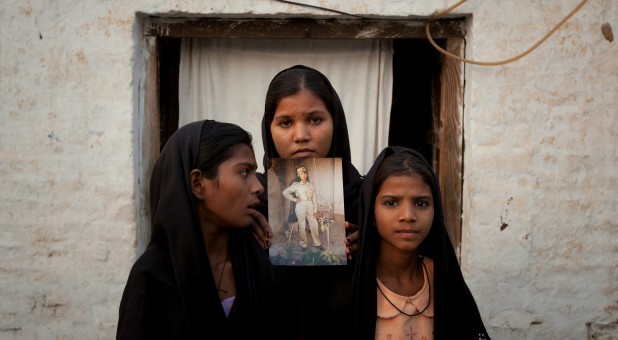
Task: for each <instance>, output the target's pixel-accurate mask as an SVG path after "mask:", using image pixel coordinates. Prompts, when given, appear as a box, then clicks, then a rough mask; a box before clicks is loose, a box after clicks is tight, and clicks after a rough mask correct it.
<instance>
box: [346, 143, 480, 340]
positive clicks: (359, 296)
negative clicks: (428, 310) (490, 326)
mask: <svg viewBox="0 0 618 340" xmlns="http://www.w3.org/2000/svg"><path fill="white" fill-rule="evenodd" d="M401 152H407V153H410V154H412V155H414V156H416V157H417V158H419V159H420V160H421V161H422V163H423V164H424V165H425V166H426V167H427V169H428V171H429V172H430V173H431V174H432V177H433V183H432V184H431V185H430V186H431V191H432V195H433V202H434V204H433V206H434V219H433V224H432V226H431V230H430V231H429V234H428V235H427V238H426V239H425V240H424V241H423V243H422V244H421V246H420V253H421V255H424V256H427V257H429V258H431V259H433V263H434V286H435V287H434V288H433V289H432V290H433V295H434V297H435V301H434V315H435V319H434V336H435V339H436V340H440V339H489V336H488V335H487V332H486V331H485V327H484V325H483V321H482V320H481V316H480V313H479V311H478V308H477V306H476V302H475V301H474V298H473V296H472V294H471V293H470V290H469V289H468V286H467V285H466V283H465V282H464V278H463V275H462V273H461V269H460V267H459V262H458V261H457V257H456V256H455V251H454V249H453V246H452V244H451V242H450V239H449V237H448V235H447V232H446V228H445V225H444V217H443V211H442V200H441V198H440V186H439V184H438V178H437V176H436V174H435V172H434V171H433V169H432V168H431V165H430V164H429V163H428V162H427V161H426V160H425V159H424V158H423V156H422V155H421V154H420V153H418V152H416V151H414V150H412V149H408V148H404V147H397V146H391V147H387V148H385V149H384V150H383V151H382V152H381V153H380V155H378V157H377V159H376V160H375V162H374V164H373V166H372V167H371V169H370V170H369V172H368V173H367V176H366V177H365V180H364V183H363V187H362V190H361V207H360V214H361V219H362V223H361V224H362V226H363V227H362V228H361V229H360V240H359V246H360V249H359V251H358V259H357V261H356V264H355V267H354V275H353V279H352V286H351V289H349V287H348V289H349V292H350V293H351V295H350V296H348V298H349V300H348V301H347V303H348V307H349V308H350V309H349V310H348V311H347V312H346V313H348V314H349V315H348V316H349V317H351V318H352V320H351V321H350V323H348V325H349V326H350V328H351V329H353V330H354V331H355V332H357V334H356V336H358V339H374V336H375V324H376V315H377V301H376V289H377V288H376V260H377V256H378V251H379V242H380V235H379V234H378V232H377V228H376V227H375V224H374V223H373V222H374V221H375V216H374V204H375V196H376V194H377V192H374V190H379V188H374V180H375V175H376V172H377V170H378V168H379V167H380V164H382V161H383V160H384V159H385V158H386V157H388V156H389V155H392V154H394V153H401ZM356 336H354V337H351V338H355V339H357V337H356Z"/></svg>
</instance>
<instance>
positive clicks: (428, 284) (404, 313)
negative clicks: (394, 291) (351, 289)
mask: <svg viewBox="0 0 618 340" xmlns="http://www.w3.org/2000/svg"><path fill="white" fill-rule="evenodd" d="M421 264H422V265H423V270H424V271H425V274H426V275H427V286H429V300H428V301H427V306H425V308H423V310H422V311H419V312H418V313H414V314H408V313H406V312H404V311H402V310H401V309H399V308H397V306H395V304H394V303H392V302H391V300H389V299H388V297H387V296H386V294H384V292H383V291H382V289H381V288H380V285H377V286H378V290H379V291H380V293H382V296H384V298H385V299H386V301H388V303H390V304H391V306H393V307H395V309H396V310H398V311H399V313H401V314H403V315H407V316H416V315H419V314H421V313H422V312H424V311H425V310H427V308H428V307H429V304H430V303H431V280H429V273H428V272H427V268H426V267H425V261H423V262H421Z"/></svg>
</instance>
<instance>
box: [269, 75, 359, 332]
mask: <svg viewBox="0 0 618 340" xmlns="http://www.w3.org/2000/svg"><path fill="white" fill-rule="evenodd" d="M262 142H263V145H264V150H265V154H264V168H265V169H266V170H268V169H269V167H270V159H272V158H309V157H311V158H320V157H333V158H334V157H338V158H341V163H342V174H343V186H344V209H345V220H346V222H345V224H346V229H347V230H350V232H349V234H348V236H347V237H346V245H347V248H346V252H347V254H348V258H349V259H350V256H351V255H352V254H351V253H353V252H354V250H353V249H350V246H352V247H355V246H356V243H355V239H356V236H357V235H358V234H357V232H355V231H354V229H355V226H356V225H357V224H358V199H359V190H360V186H361V184H362V178H361V176H360V174H359V172H358V170H356V168H355V167H354V165H352V160H351V153H350V141H349V138H348V128H347V125H346V119H345V114H344V110H343V106H342V105H341V101H340V99H339V96H338V95H337V92H336V91H335V89H334V88H333V86H332V85H331V83H330V81H329V80H328V78H326V76H324V75H323V74H322V73H320V72H319V71H317V70H315V69H313V68H310V67H307V66H303V65H296V66H293V67H291V68H288V69H285V70H283V71H281V72H279V73H278V74H277V75H276V76H275V77H274V78H273V80H272V81H271V83H270V85H269V87H268V91H267V93H266V103H265V110H264V117H263V119H262ZM260 180H261V181H262V183H263V185H264V187H267V181H266V177H265V175H261V176H260ZM260 198H261V201H262V205H261V209H260V211H261V212H262V213H263V214H264V215H265V216H268V208H267V198H268V195H267V194H266V193H263V194H262V195H261V196H260ZM350 225H351V227H350ZM258 231H259V230H258ZM347 267H350V268H349V269H350V270H351V268H352V266H326V267H317V266H316V267H291V268H288V272H289V273H290V274H291V276H292V277H295V278H296V281H294V280H288V281H287V282H286V285H287V286H288V287H289V288H290V289H291V290H292V291H294V292H296V293H297V294H298V297H297V299H296V300H293V302H292V304H294V305H295V306H297V307H298V309H299V310H298V312H297V313H296V315H297V316H298V318H299V320H300V321H301V322H302V325H301V328H300V330H299V333H300V334H299V337H300V338H303V339H324V338H329V334H328V333H325V332H324V329H323V328H322V325H324V315H325V308H326V307H327V306H328V305H329V302H328V295H327V292H328V291H329V290H330V289H332V284H333V280H335V279H336V278H337V277H342V276H347V275H349V272H348V270H349V269H348V268H347Z"/></svg>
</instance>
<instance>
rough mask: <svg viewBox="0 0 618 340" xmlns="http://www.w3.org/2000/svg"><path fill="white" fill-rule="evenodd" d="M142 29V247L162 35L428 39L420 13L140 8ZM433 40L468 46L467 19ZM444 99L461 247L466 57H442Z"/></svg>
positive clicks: (447, 205)
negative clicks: (372, 16)
mask: <svg viewBox="0 0 618 340" xmlns="http://www.w3.org/2000/svg"><path fill="white" fill-rule="evenodd" d="M138 20H139V22H140V27H141V30H142V42H141V58H137V59H138V60H139V62H141V79H140V85H139V93H138V111H139V112H138V117H139V121H138V122H137V126H138V127H139V128H138V133H137V134H138V136H137V137H138V138H136V140H137V143H138V145H136V150H138V152H137V157H138V176H139V181H138V188H137V192H136V197H137V202H136V205H137V209H138V211H137V232H136V233H137V253H138V254H139V253H141V252H142V251H143V250H144V249H145V247H146V245H147V243H148V239H149V233H150V230H149V226H150V205H149V203H148V197H149V185H150V175H151V173H152V168H153V166H154V164H155V162H156V159H157V157H158V155H159V146H160V143H161V137H160V128H161V125H160V105H159V100H160V96H159V90H160V86H159V61H160V51H159V50H160V43H159V41H160V40H159V39H160V38H183V37H201V38H227V39H238V38H246V39H266V38H267V39H279V38H281V39H284V38H285V39H406V38H415V39H419V38H420V39H425V38H426V36H425V23H424V22H422V21H418V20H412V19H410V20H405V19H399V20H388V19H384V20H380V19H376V20H365V19H363V20H344V19H308V18H287V19H281V18H253V19H248V18H238V19H234V18H227V19H217V18H177V17H161V16H148V15H138ZM430 31H431V34H432V37H433V38H434V39H436V40H437V39H441V40H443V41H444V42H445V47H446V49H447V50H448V51H449V52H451V53H454V54H455V55H462V54H463V51H464V47H465V33H466V32H465V19H464V18H455V19H448V20H439V21H435V22H433V23H432V25H431V29H430ZM442 58H443V59H442V70H441V73H440V84H439V85H437V86H438V87H439V88H438V89H436V90H438V91H437V92H438V93H439V98H433V99H432V100H433V101H434V105H433V107H434V119H435V120H434V136H435V140H434V152H433V155H434V156H433V157H434V159H433V160H432V161H433V164H434V169H435V170H436V172H437V174H438V177H439V180H440V184H441V194H442V202H443V206H444V207H443V208H444V215H445V216H444V218H445V223H446V225H447V230H448V232H449V236H450V237H451V241H452V242H453V245H454V247H455V249H456V251H457V253H458V254H459V249H460V244H461V228H462V220H461V214H462V198H463V197H462V191H463V178H462V170H463V98H464V97H463V67H462V63H461V62H459V61H456V60H454V59H452V58H447V57H444V56H442Z"/></svg>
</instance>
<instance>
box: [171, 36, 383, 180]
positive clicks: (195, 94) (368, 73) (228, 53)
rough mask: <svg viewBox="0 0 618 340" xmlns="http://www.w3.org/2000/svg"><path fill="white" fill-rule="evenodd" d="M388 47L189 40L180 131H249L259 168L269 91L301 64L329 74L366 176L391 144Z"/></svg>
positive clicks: (355, 159) (183, 58)
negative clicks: (215, 126)
mask: <svg viewBox="0 0 618 340" xmlns="http://www.w3.org/2000/svg"><path fill="white" fill-rule="evenodd" d="M392 51H393V48H392V42H391V41H390V40H376V39H354V40H351V39H349V40H347V39H346V40H326V39H321V40H291V39H203V38H185V39H183V40H182V44H181V52H180V75H179V77H180V79H179V82H180V84H179V92H180V93H179V126H183V125H185V124H187V123H189V122H193V121H196V120H199V119H206V118H208V119H214V120H219V121H225V122H231V123H235V124H238V125H240V126H241V127H243V128H244V129H246V130H248V131H249V132H251V134H252V135H253V140H254V150H255V156H256V159H257V161H258V165H260V170H259V171H263V170H264V169H261V163H262V157H263V154H264V149H263V148H262V135H261V120H262V115H263V114H264V101H265V98H266V90H267V89H268V85H269V84H270V81H271V80H272V78H273V77H274V76H275V75H276V74H277V73H278V72H279V71H281V70H283V69H285V68H288V67H291V66H294V65H297V64H303V65H306V66H309V67H313V68H315V69H317V70H319V71H320V72H322V73H324V75H326V77H328V79H329V80H330V81H331V83H332V85H333V86H334V87H335V90H336V91H337V93H338V94H339V97H340V98H341V102H342V104H343V108H344V110H345V113H346V120H347V123H348V133H349V135H350V145H351V149H352V163H353V164H354V165H355V166H356V167H357V168H358V170H359V171H360V172H361V174H365V173H366V172H367V171H368V170H369V168H370V167H371V164H372V163H373V161H374V159H375V157H376V156H377V154H378V152H379V151H380V150H382V148H384V147H385V146H387V144H388V129H389V121H390V119H389V118H390V110H391V98H392V83H393V81H392V74H393V72H392V59H393V58H392V53H393V52H392Z"/></svg>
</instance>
